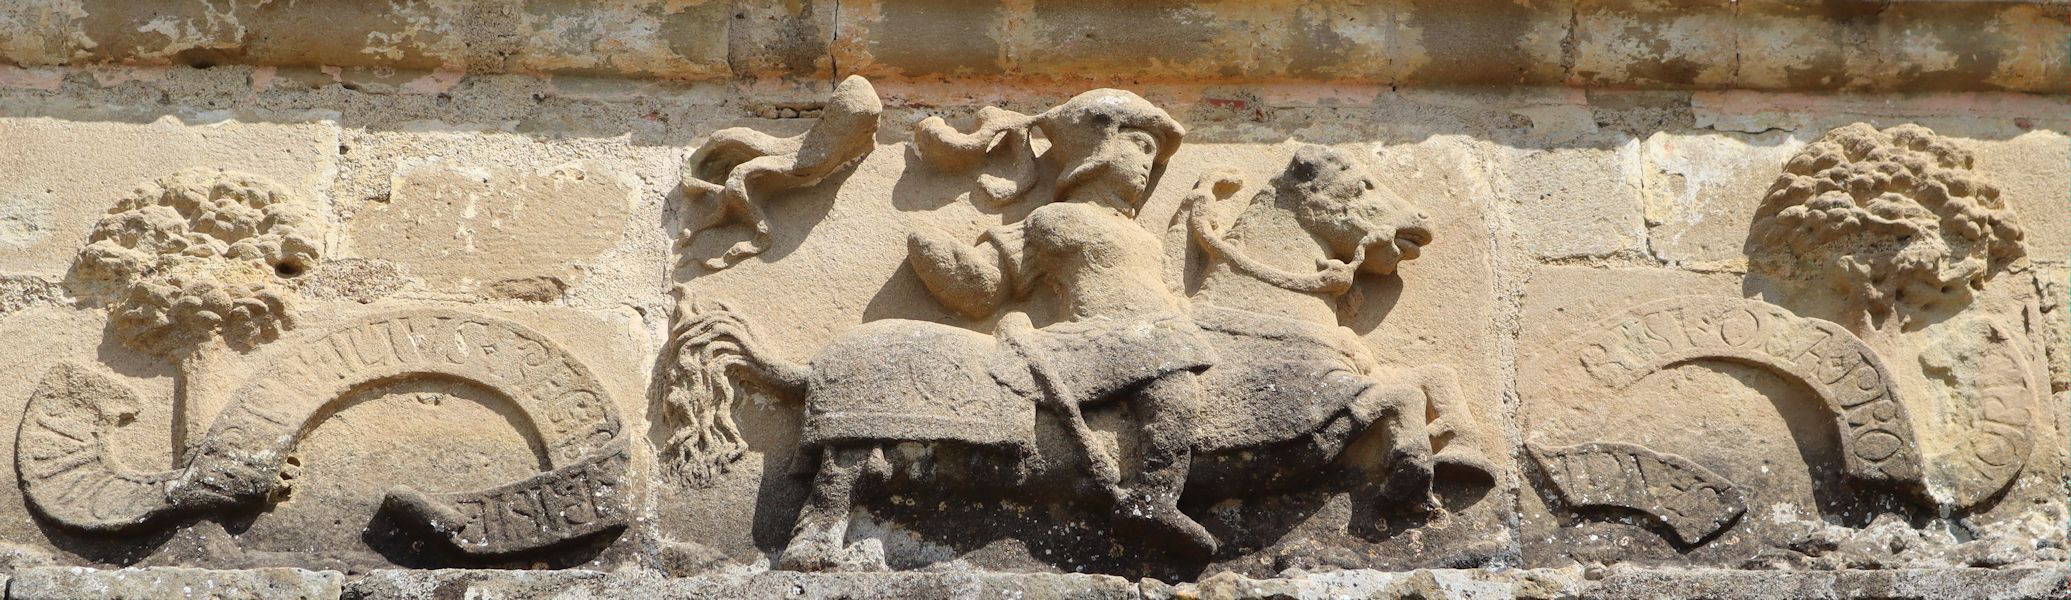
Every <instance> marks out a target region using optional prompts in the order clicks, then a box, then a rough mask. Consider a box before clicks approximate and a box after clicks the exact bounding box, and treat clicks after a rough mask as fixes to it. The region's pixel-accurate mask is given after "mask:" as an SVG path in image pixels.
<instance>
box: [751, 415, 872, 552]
mask: <svg viewBox="0 0 2071 600" xmlns="http://www.w3.org/2000/svg"><path fill="white" fill-rule="evenodd" d="M883 460H884V459H883V458H882V455H881V454H879V451H878V449H877V448H875V447H867V446H858V447H848V448H826V449H823V450H821V454H820V470H819V472H818V473H816V474H814V475H813V483H812V489H811V490H810V491H809V492H808V495H807V496H806V501H805V506H804V507H803V508H801V509H799V511H798V524H797V525H794V526H792V528H791V541H790V542H789V543H787V544H786V545H785V546H784V553H783V555H782V556H780V557H778V558H777V568H780V569H785V570H789V571H826V570H834V569H842V568H849V569H855V568H864V569H869V568H878V569H881V568H883V566H884V564H883V559H884V556H883V554H882V551H881V550H880V551H879V553H878V555H877V556H876V557H875V558H876V563H877V564H874V565H872V564H867V563H868V562H870V561H869V559H870V558H871V557H856V556H852V553H850V552H848V551H847V548H846V547H845V544H844V542H846V541H847V539H848V533H849V512H850V511H851V510H853V509H854V508H855V506H856V499H857V498H858V497H859V496H860V495H861V492H862V491H863V488H864V487H865V484H866V483H868V482H869V480H870V479H871V478H873V477H876V476H878V475H877V472H878V471H881V469H880V468H878V465H873V464H872V463H873V461H875V462H878V463H882V462H883ZM858 558H861V559H863V560H860V561H859V560H856V559H858ZM859 562H860V563H866V564H857V563H859Z"/></svg>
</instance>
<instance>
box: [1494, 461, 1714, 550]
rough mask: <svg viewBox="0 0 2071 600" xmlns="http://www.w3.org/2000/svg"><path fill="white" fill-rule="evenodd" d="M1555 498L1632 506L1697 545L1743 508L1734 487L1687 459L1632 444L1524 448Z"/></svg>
mask: <svg viewBox="0 0 2071 600" xmlns="http://www.w3.org/2000/svg"><path fill="white" fill-rule="evenodd" d="M1527 453H1528V454H1530V455H1531V457H1532V461H1533V462H1536V463H1538V464H1539V468H1540V469H1541V470H1542V471H1544V472H1545V473H1546V476H1547V479H1549V480H1551V481H1552V483H1553V488H1554V491H1555V492H1556V493H1558V494H1559V495H1560V498H1561V502H1563V503H1565V504H1567V505H1568V506H1571V507H1575V508H1591V507H1611V508H1622V509H1628V510H1636V511H1639V512H1642V513H1646V514H1647V515H1648V516H1651V517H1653V518H1655V519H1656V520H1659V521H1661V522H1662V523H1663V524H1665V525H1668V527H1669V530H1670V531H1673V532H1675V536H1676V539H1677V540H1678V541H1680V542H1682V543H1683V544H1686V545H1688V544H1697V543H1700V542H1702V541H1704V540H1706V539H1709V538H1710V537H1711V536H1713V535H1717V534H1718V533H1719V532H1721V531H1725V530H1726V528H1727V527H1728V526H1730V525H1732V524H1733V521H1734V520H1735V519H1739V518H1740V515H1741V514H1743V513H1746V512H1747V504H1746V503H1745V502H1743V501H1742V500H1741V492H1740V488H1739V487H1736V486H1734V485H1733V482H1731V481H1728V480H1726V478H1725V477H1722V476H1720V475H1719V474H1717V473H1713V472H1711V470H1710V469H1706V468H1704V467H1703V466H1700V465H1698V464H1696V463H1693V462H1690V460H1689V459H1686V458H1683V457H1680V456H1676V455H1674V454H1661V453H1658V452H1654V451H1652V450H1648V449H1646V448H1644V447H1642V446H1640V445H1638V444H1625V443H1617V442H1593V443H1587V444H1577V445H1574V446H1560V447H1540V446H1531V447H1528V448H1527Z"/></svg>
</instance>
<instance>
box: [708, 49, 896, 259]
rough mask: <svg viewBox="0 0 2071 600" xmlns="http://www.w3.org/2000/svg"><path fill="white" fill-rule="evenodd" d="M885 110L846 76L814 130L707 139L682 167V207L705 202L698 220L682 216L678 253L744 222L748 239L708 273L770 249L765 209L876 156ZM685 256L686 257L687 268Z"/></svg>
mask: <svg viewBox="0 0 2071 600" xmlns="http://www.w3.org/2000/svg"><path fill="white" fill-rule="evenodd" d="M883 110H884V105H883V104H882V103H881V102H879V101H878V99H877V91H876V90H874V89H872V88H871V87H870V82H869V81H867V80H865V79H863V78H862V77H859V76H855V75H851V76H849V77H848V79H844V80H842V82H841V83H840V84H838V85H836V86H834V95H833V96H832V97H830V98H828V100H827V104H826V106H825V107H824V108H822V109H821V111H820V114H821V116H820V120H819V122H817V123H814V124H813V127H812V129H811V130H809V131H807V132H805V133H804V134H800V135H797V136H794V137H788V138H780V137H775V136H771V135H769V134H765V133H762V132H759V131H755V130H753V129H748V128H745V127H735V128H732V129H722V130H720V131H719V132H717V133H714V134H712V138H711V139H710V140H707V141H706V142H705V144H704V145H703V146H699V147H698V149H697V152H695V153H693V154H691V156H690V159H689V160H688V161H686V162H684V164H683V196H684V199H685V200H686V202H687V203H699V202H709V203H711V204H712V206H711V207H710V208H709V209H708V210H706V211H705V212H704V216H703V217H702V219H695V220H694V219H693V217H692V215H691V213H690V211H684V212H682V213H679V219H681V221H680V222H679V223H678V233H677V238H676V248H677V250H678V251H687V250H689V249H690V245H691V244H692V243H693V242H695V241H697V236H698V234H699V233H702V232H704V231H705V230H707V229H712V228H715V227H719V226H722V225H726V224H728V223H733V222H746V223H747V224H748V226H749V227H750V228H752V229H753V233H752V234H751V235H750V237H749V239H747V240H745V241H742V242H739V243H736V244H734V245H733V246H731V247H728V248H727V249H726V251H725V252H724V253H722V254H721V255H719V256H716V257H713V258H710V259H707V260H706V261H705V262H704V263H703V264H704V266H705V268H707V269H713V270H717V269H724V268H727V267H729V266H733V264H734V263H737V262H740V261H741V260H742V259H746V258H748V257H751V256H755V255H757V254H761V253H762V251H763V250H767V249H769V244H770V241H771V238H770V229H769V219H768V218H767V217H766V216H764V215H763V212H762V204H763V203H764V202H768V201H769V200H770V199H771V198H772V197H773V196H775V195H777V194H780V193H783V192H784V191H786V190H791V189H796V188H801V187H807V186H812V185H815V184H818V183H819V182H820V180H823V179H826V178H827V176H829V175H832V174H834V173H835V172H836V171H840V170H842V169H846V168H848V167H850V166H852V165H854V164H856V163H857V162H858V161H861V160H863V157H864V156H866V155H868V154H870V151H871V150H874V149H876V148H877V145H876V143H875V141H874V140H873V138H874V136H875V135H876V133H877V115H878V113H880V112H883ZM689 260H691V259H690V257H689V254H688V253H687V252H686V253H685V254H684V261H685V262H688V261H689Z"/></svg>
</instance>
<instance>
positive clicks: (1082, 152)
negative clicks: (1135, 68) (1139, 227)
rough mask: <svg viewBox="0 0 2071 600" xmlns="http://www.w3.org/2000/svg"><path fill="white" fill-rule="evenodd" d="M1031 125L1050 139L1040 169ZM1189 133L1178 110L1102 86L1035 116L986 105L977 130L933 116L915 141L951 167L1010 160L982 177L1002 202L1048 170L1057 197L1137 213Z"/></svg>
mask: <svg viewBox="0 0 2071 600" xmlns="http://www.w3.org/2000/svg"><path fill="white" fill-rule="evenodd" d="M1030 130H1035V131H1040V132H1041V133H1042V134H1043V136H1044V137H1045V138H1048V139H1049V141H1050V149H1049V151H1048V152H1045V153H1044V154H1043V156H1042V160H1043V162H1046V163H1048V167H1047V168H1046V169H1038V168H1037V165H1036V156H1035V150H1034V146H1033V145H1032V144H1031V143H1030ZM1185 136H1186V128H1185V127H1181V126H1180V125H1179V122H1178V121H1175V120H1173V119H1172V115H1170V114H1166V112H1165V111H1164V110H1163V109H1160V108H1158V107H1156V106H1152V105H1151V103H1150V102H1149V101H1146V100H1144V99H1143V98H1142V97H1140V96H1137V95H1136V94H1132V93H1129V92H1125V91H1122V90H1111V89H1099V90H1093V91H1090V92H1086V93H1083V94H1079V95H1077V96H1074V97H1072V99H1071V100H1069V101H1066V102H1065V103H1064V104H1060V105H1057V106H1056V107H1054V108H1051V109H1050V110H1046V111H1043V112H1041V113H1038V114H1034V115H1025V114H1021V113H1017V112H1013V111H1008V110H1001V109H998V108H991V107H987V108H986V109H984V110H981V111H979V113H978V128H977V129H976V130H975V131H972V132H971V133H963V132H959V131H957V130H955V129H953V128H951V127H949V125H948V124H947V123H944V122H943V121H942V118H941V117H929V118H928V119H927V120H924V121H921V123H920V124H919V126H918V127H917V128H916V130H915V132H914V143H915V145H916V146H918V148H919V150H920V154H921V156H922V157H923V158H926V159H927V160H929V161H931V162H934V163H935V164H937V165H940V166H944V167H950V168H970V167H974V166H976V165H977V164H978V163H980V162H983V161H990V160H993V159H1003V160H1005V161H1008V164H1007V165H1005V168H1004V169H998V170H995V169H988V170H987V171H988V172H987V173H986V174H984V175H981V177H980V180H981V183H983V184H984V192H985V194H986V195H987V196H989V197H991V199H992V200H993V201H994V202H997V203H1005V202H1011V201H1014V200H1017V199H1019V198H1021V197H1023V195H1025V194H1027V193H1028V191H1029V190H1031V189H1034V188H1035V187H1036V184H1037V183H1039V182H1040V180H1041V177H1039V176H1038V173H1043V174H1049V175H1052V176H1054V181H1055V184H1056V185H1055V186H1054V188H1053V189H1054V193H1055V195H1056V198H1057V199H1058V200H1071V199H1079V198H1084V199H1089V200H1095V201H1103V202H1109V203H1112V204H1114V205H1115V208H1119V209H1123V210H1125V211H1129V212H1134V211H1135V210H1136V209H1138V208H1140V207H1142V205H1143V202H1144V200H1145V199H1146V198H1147V197H1148V196H1149V194H1147V193H1146V192H1147V191H1148V190H1149V188H1150V185H1151V177H1152V173H1153V172H1154V171H1156V170H1157V168H1158V167H1159V166H1162V165H1164V164H1165V161H1166V159H1169V158H1171V157H1172V153H1173V152H1174V151H1177V150H1178V149H1179V140H1180V138H1182V137H1185ZM995 142H997V143H995ZM994 172H1003V173H1005V176H1004V177H1002V176H997V175H994V174H993V173H994Z"/></svg>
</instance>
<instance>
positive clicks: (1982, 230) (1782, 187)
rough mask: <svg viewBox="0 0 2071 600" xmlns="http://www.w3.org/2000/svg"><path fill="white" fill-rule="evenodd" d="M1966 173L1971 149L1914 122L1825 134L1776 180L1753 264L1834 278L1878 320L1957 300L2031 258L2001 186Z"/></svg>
mask: <svg viewBox="0 0 2071 600" xmlns="http://www.w3.org/2000/svg"><path fill="white" fill-rule="evenodd" d="M1971 169H1972V157H1971V154H1970V152H1968V151H1965V150H1963V149H1961V148H1958V147H1957V146H1956V145H1955V144H1954V143H1952V142H1950V141H1949V140H1948V139H1946V138H1943V137H1941V136H1939V135H1935V133H1934V132H1933V131H1930V130H1928V129H1927V128H1925V127H1921V126H1918V125H1900V126H1897V127H1892V128H1890V129H1885V130H1883V131H1878V130H1877V129H1876V128H1874V127H1871V126H1870V125H1868V124H1865V123H1856V124H1854V125H1849V126H1847V127H1842V128H1839V129H1835V130H1833V131H1830V132H1827V134H1826V135H1825V136H1823V137H1821V138H1820V139H1819V141H1817V142H1813V143H1812V144H1811V145H1808V146H1806V147H1805V149H1804V150H1802V151H1799V152H1798V154H1797V156H1794V157H1792V158H1791V160H1790V162H1789V163H1788V164H1786V165H1784V169H1783V174H1782V175H1780V176H1778V177H1777V178H1776V183H1775V184H1773V185H1771V186H1770V188H1769V196H1768V198H1767V199H1766V200H1764V201H1763V203H1762V207H1761V209H1760V210H1759V211H1758V212H1757V213H1756V216H1755V221H1754V225H1753V226H1752V228H1751V230H1750V231H1749V245H1750V247H1751V248H1753V249H1756V250H1759V251H1758V252H1755V253H1754V257H1753V260H1752V264H1751V266H1752V267H1753V268H1754V269H1755V270H1756V271H1758V272H1761V273H1764V274H1766V275H1769V276H1771V277H1774V278H1775V279H1777V280H1778V281H1782V282H1787V283H1794V284H1798V285H1805V286H1810V285H1817V284H1820V283H1824V284H1826V285H1830V286H1832V287H1833V288H1834V290H1835V291H1838V292H1840V293H1842V294H1844V295H1845V296H1846V297H1847V298H1849V299H1850V300H1851V301H1852V302H1854V303H1857V304H1858V305H1859V306H1858V307H1857V308H1859V309H1860V310H1861V311H1862V312H1863V313H1864V314H1866V315H1867V316H1869V317H1871V318H1873V319H1876V320H1879V321H1881V320H1883V319H1885V318H1886V317H1890V316H1894V315H1896V316H1898V317H1899V319H1900V320H1901V321H1903V320H1905V319H1907V318H1908V317H1909V313H1912V312H1918V311H1926V310H1930V309H1933V308H1935V307H1937V306H1941V305H1953V306H1954V307H1961V306H1962V305H1963V304H1965V303H1968V302H1969V301H1970V293H1971V291H1972V290H1974V289H1983V288H1984V284H1985V281H1986V280H1988V279H1990V278H1991V277H1992V276H1993V275H1995V274H1997V273H1998V272H1999V271H2001V270H2003V269H2005V268H2006V267H2007V265H2009V264H2011V263H2012V262H2013V261H2015V260H2017V259H2019V258H2021V257H2022V256H2024V255H2025V250H2024V249H2023V248H2022V246H2021V243H2020V242H2021V237H2022V234H2021V228H2020V226H2019V225H2017V224H2016V223H2015V220H2014V215H2013V211H2012V210H2010V209H2008V208H2007V206H2006V202H2005V201H2004V200H2001V199H2000V197H1999V188H1997V187H1994V186H1992V185H1991V184H1989V183H1986V182H1985V181H1984V180H1983V178H1982V177H1980V176H1979V175H1978V174H1977V173H1975V172H1973V171H1972V170H1971ZM1849 325H1851V326H1854V324H1849Z"/></svg>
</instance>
